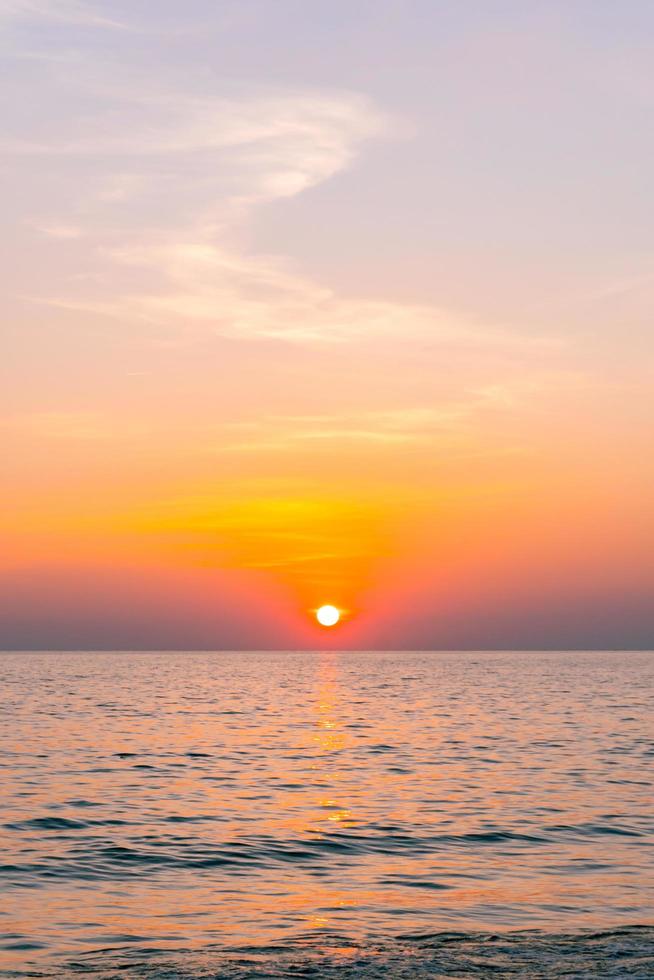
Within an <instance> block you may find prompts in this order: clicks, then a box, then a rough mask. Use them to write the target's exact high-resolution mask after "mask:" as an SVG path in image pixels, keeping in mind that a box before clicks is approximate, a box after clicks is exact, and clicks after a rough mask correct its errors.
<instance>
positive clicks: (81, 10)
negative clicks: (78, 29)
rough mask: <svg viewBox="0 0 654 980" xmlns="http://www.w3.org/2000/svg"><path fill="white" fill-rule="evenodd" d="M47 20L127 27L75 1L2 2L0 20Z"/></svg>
mask: <svg viewBox="0 0 654 980" xmlns="http://www.w3.org/2000/svg"><path fill="white" fill-rule="evenodd" d="M2 19H5V20H20V19H28V20H46V21H54V22H58V23H64V24H78V25H80V26H83V27H110V28H118V29H119V30H122V29H125V27H126V25H125V24H123V23H122V22H121V21H117V20H114V19H113V18H112V17H104V16H103V15H102V14H100V13H98V12H97V11H96V10H94V8H93V7H91V6H89V5H88V4H84V3H75V2H74V0H50V2H46V3H44V2H40V0H0V20H2Z"/></svg>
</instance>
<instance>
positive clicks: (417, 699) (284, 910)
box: [0, 651, 654, 980]
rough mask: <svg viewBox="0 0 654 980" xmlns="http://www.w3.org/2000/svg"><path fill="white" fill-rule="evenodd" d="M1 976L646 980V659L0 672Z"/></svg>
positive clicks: (172, 659)
mask: <svg viewBox="0 0 654 980" xmlns="http://www.w3.org/2000/svg"><path fill="white" fill-rule="evenodd" d="M0 691H1V694H0V807H1V809H0V976H2V977H69V976H70V977H84V976H86V975H89V976H91V977H102V978H119V977H120V978H129V977H143V978H196V977H197V978H200V977H202V978H209V977H215V978H218V977H225V978H243V980H249V978H276V977H319V978H320V977H326V978H331V977H334V978H336V977H338V978H342V980H349V978H355V977H356V978H360V980H367V978H381V977H384V978H386V980H388V978H394V977H397V978H422V977H447V978H454V977H456V978H477V977H494V978H504V977H507V978H508V977H511V978H514V977H524V978H552V977H566V978H575V977H629V978H634V977H637V978H650V980H651V978H652V977H654V849H653V844H654V793H653V789H652V783H653V776H654V710H653V708H654V705H653V700H654V699H653V692H654V654H652V653H648V652H584V653H578V652H465V653H455V652H451V653H449V652H408V653H406V652H402V653H400V652H398V653H394V652H382V653H374V652H365V653H361V652H311V651H307V652H297V651H293V652H288V653H284V652H275V653H269V652H238V653H229V652H203V653H197V652H181V653H170V652H166V653H150V652H148V653H141V652H133V653H127V652H116V653H112V652H102V653H97V652H70V653H68V652H51V653H3V654H0Z"/></svg>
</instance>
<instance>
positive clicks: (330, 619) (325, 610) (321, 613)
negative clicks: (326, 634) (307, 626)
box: [316, 606, 341, 626]
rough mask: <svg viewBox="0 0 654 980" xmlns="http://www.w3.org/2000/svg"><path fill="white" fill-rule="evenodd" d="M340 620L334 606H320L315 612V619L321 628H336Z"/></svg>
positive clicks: (339, 615)
mask: <svg viewBox="0 0 654 980" xmlns="http://www.w3.org/2000/svg"><path fill="white" fill-rule="evenodd" d="M340 618H341V614H340V611H339V610H338V609H337V608H336V606H321V607H320V609H318V610H317V611H316V619H317V620H318V622H319V623H320V625H321V626H336V624H337V622H338V621H339V619H340Z"/></svg>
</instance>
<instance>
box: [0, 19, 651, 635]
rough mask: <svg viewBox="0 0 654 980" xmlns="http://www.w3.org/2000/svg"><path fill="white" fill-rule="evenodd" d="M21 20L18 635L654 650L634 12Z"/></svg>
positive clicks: (10, 496)
mask: <svg viewBox="0 0 654 980" xmlns="http://www.w3.org/2000/svg"><path fill="white" fill-rule="evenodd" d="M0 28H1V31H2V42H1V45H2V56H3V62H4V64H5V71H4V79H3V86H2V92H1V95H0V99H1V102H2V112H3V125H2V136H1V143H2V163H1V167H2V177H3V180H2V186H3V192H2V193H3V213H4V215H5V218H4V221H3V226H2V231H1V232H0V249H1V250H2V265H3V270H4V276H3V280H4V284H5V286H4V289H3V317H2V319H3V323H4V328H3V349H4V351H3V354H2V364H3V375H4V377H3V383H2V391H3V394H2V415H1V417H0V431H1V433H2V440H3V444H4V450H3V454H2V458H3V470H4V474H5V475H4V476H3V481H2V482H3V488H4V489H3V498H4V500H3V506H2V516H1V521H2V526H1V531H2V538H3V545H2V573H1V580H0V586H1V589H0V632H1V639H0V642H1V644H2V646H3V647H4V648H17V649H18V648H20V649H23V648H27V649H29V648H62V647H72V648H80V647H83V648H114V647H121V648H141V647H142V648H186V647H188V648H193V647H200V648H224V647H230V648H253V647H256V648H267V647H272V648H286V647H303V646H309V647H316V646H325V645H327V646H341V647H345V648H355V647H362V648H376V647H381V648H405V647H406V648H442V647H453V648H459V647H460V648H465V647H468V648H470V647H472V648H492V647H504V648H513V647H527V648H547V647H570V648H577V647H591V648H594V647H625V648H627V647H648V646H651V645H653V644H654V602H653V599H654V595H653V592H654V589H653V585H654V557H653V555H654V533H653V531H654V493H653V490H654V480H653V477H654V462H653V455H652V451H651V442H652V428H653V422H654V398H653V397H652V382H653V380H654V379H653V374H654V372H653V360H652V354H653V352H654V341H653V339H652V309H653V300H654V258H653V256H654V243H653V241H652V228H653V227H654V213H653V212H654V207H653V201H654V198H653V195H652V173H654V159H653V157H654V154H653V150H654V128H653V127H652V115H653V111H654V68H653V66H654V6H653V5H652V4H651V3H650V2H647V0H641V2H637V0H621V2H619V3H617V2H615V0H572V2H571V0H558V2H557V0H542V2H541V0H515V2H512V0H504V2H500V0H358V2H356V3H351V2H350V0H347V2H346V0H310V2H307V0H275V2H270V0H186V2H185V3H183V4H182V3H179V2H178V0H157V2H156V3H154V2H153V0H111V2H109V0H105V2H104V3H102V2H97V3H95V4H90V3H89V4H86V3H82V2H74V0H0ZM323 602H330V603H334V604H336V605H338V606H339V607H341V608H343V609H344V610H345V611H346V615H345V617H344V622H343V624H342V625H341V626H339V627H338V628H337V629H335V630H333V631H331V632H326V631H324V630H320V628H318V627H317V626H316V625H315V623H314V622H313V621H312V619H311V610H312V609H313V608H315V606H317V605H320V604H321V603H323Z"/></svg>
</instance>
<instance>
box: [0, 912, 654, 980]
mask: <svg viewBox="0 0 654 980" xmlns="http://www.w3.org/2000/svg"><path fill="white" fill-rule="evenodd" d="M113 939H114V942H113V943H112V944H111V945H110V946H106V947H104V948H103V949H100V950H95V951H93V952H89V953H87V954H85V955H83V956H78V957H77V958H75V959H74V960H69V961H67V962H65V963H60V964H57V965H56V966H55V967H54V972H53V969H52V967H50V966H49V967H47V968H43V969H41V970H39V969H38V968H37V969H31V970H30V973H29V975H30V976H32V977H45V976H57V977H67V976H76V975H82V976H95V977H102V978H103V980H118V978H119V977H120V978H125V977H133V978H143V980H149V978H157V980H173V978H175V980H209V978H214V980H218V978H220V980H255V978H257V980H262V978H271V980H272V978H277V977H279V978H282V977H287V978H288V977H319V978H325V980H329V978H331V977H334V978H338V980H354V978H358V980H382V978H383V980H388V978H389V977H392V978H394V980H423V978H427V977H430V978H434V977H452V978H453V977H468V978H475V977H491V976H492V977H494V978H497V980H505V978H506V980H509V978H511V980H515V978H524V980H527V978H529V980H551V978H553V977H562V976H566V977H570V978H583V977H591V976H597V977H603V978H612V977H614V978H617V977H620V978H627V977H628V978H630V980H651V978H652V976H654V927H651V926H639V925H633V926H626V927H623V928H620V929H610V930H605V931H599V932H597V931H594V932H588V931H586V932H582V933H575V934H548V933H542V932H535V931H526V930H525V931H521V932H511V933H504V934H493V933H474V932H435V933H418V934H408V935H403V936H402V935H400V936H397V937H394V938H392V939H384V940H380V941H375V940H369V941H366V942H365V943H360V942H358V943H354V942H352V940H351V939H348V938H346V937H339V936H334V935H332V936H329V937H325V936H323V935H319V934H317V933H307V934H306V935H304V936H302V937H299V938H298V939H297V940H295V941H293V942H288V943H285V944H283V945H279V944H276V945H272V946H270V945H269V946H243V947H234V948H231V949H228V950H222V951H221V950H217V949H215V948H212V947H211V946H209V947H206V948H204V949H202V950H185V949H182V948H179V949H177V950H174V951H170V950H168V951H166V952H165V953H162V951H161V950H160V949H159V948H157V947H153V946H149V945H148V944H147V938H146V937H134V936H130V937H127V936H115V937H113ZM0 975H1V976H4V977H12V976H14V977H17V976H18V974H16V973H12V972H11V971H4V972H0ZM24 975H25V974H21V976H24Z"/></svg>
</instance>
